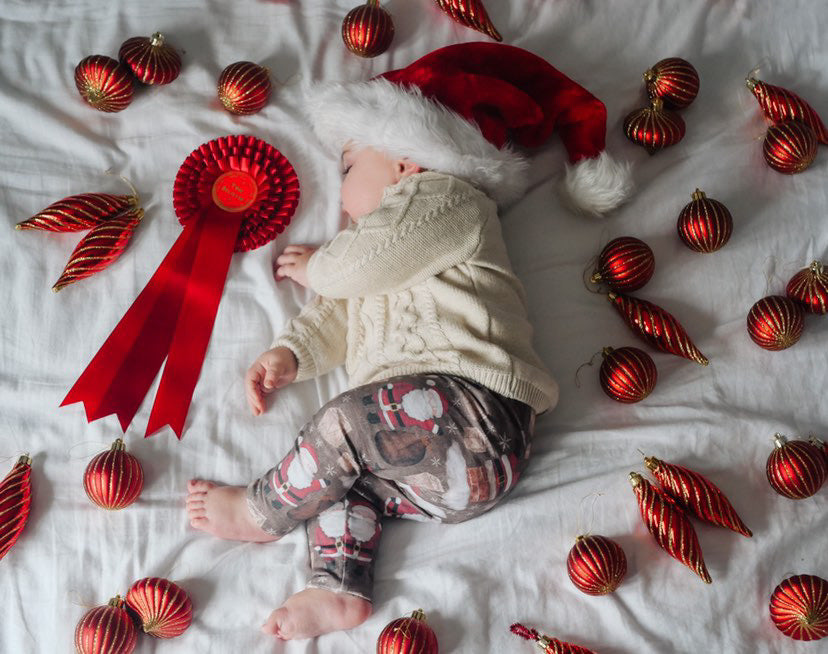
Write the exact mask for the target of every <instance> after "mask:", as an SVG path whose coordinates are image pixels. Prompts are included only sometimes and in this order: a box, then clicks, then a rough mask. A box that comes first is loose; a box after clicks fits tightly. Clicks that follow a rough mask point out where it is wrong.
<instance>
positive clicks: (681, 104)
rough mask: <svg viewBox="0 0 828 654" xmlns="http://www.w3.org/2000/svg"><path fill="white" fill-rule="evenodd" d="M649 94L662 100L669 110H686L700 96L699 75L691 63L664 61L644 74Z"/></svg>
mask: <svg viewBox="0 0 828 654" xmlns="http://www.w3.org/2000/svg"><path fill="white" fill-rule="evenodd" d="M644 82H645V83H646V85H647V94H648V95H649V96H650V97H651V98H661V100H662V101H663V102H664V106H665V107H667V108H668V109H684V108H685V107H687V106H688V105H689V104H690V103H691V102H693V100H695V99H696V96H697V95H698V94H699V74H698V72H696V69H695V68H693V65H692V64H691V63H690V62H689V61H685V60H684V59H681V58H679V57H669V58H667V59H662V60H661V61H659V62H658V63H657V64H656V65H655V66H653V67H652V68H650V69H649V70H647V71H646V72H645V73H644Z"/></svg>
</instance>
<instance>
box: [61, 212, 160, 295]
mask: <svg viewBox="0 0 828 654" xmlns="http://www.w3.org/2000/svg"><path fill="white" fill-rule="evenodd" d="M143 217H144V210H143V209H141V208H137V209H130V210H129V211H126V212H124V213H122V214H121V215H120V216H118V217H117V218H111V219H109V220H107V221H106V222H104V223H101V224H100V225H97V226H96V227H93V228H92V229H91V230H89V233H88V234H87V235H86V236H84V237H83V238H82V239H81V242H80V243H78V245H77V247H75V250H74V251H73V252H72V255H71V256H70V257H69V261H68V263H67V264H66V267H65V268H64V269H63V273H62V274H61V276H60V279H58V280H57V281H56V282H55V285H54V286H52V290H53V291H55V292H57V291H59V290H60V289H62V288H64V287H66V286H68V285H69V284H74V283H75V282H76V281H78V280H81V279H85V278H86V277H91V276H92V275H94V274H95V273H96V272H100V271H101V270H103V269H104V268H106V267H107V266H109V265H110V264H111V263H112V262H114V261H115V260H116V259H117V258H118V257H120V256H121V254H122V253H123V251H124V250H125V249H126V247H127V245H129V240H130V239H131V238H132V232H133V230H134V229H135V228H136V227H137V226H138V223H140V222H141V218H143Z"/></svg>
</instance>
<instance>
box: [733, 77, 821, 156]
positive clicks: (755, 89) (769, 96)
mask: <svg viewBox="0 0 828 654" xmlns="http://www.w3.org/2000/svg"><path fill="white" fill-rule="evenodd" d="M745 84H747V87H748V88H749V89H750V91H751V93H753V95H754V96H755V97H756V99H757V100H758V101H759V106H760V107H761V108H762V111H763V112H764V113H765V116H766V117H767V118H768V119H769V120H771V121H772V122H774V123H787V122H789V121H793V120H795V121H797V122H800V123H803V124H805V125H807V126H808V127H810V128H811V129H812V130H813V131H814V136H815V137H816V139H817V140H818V141H819V142H820V143H822V144H823V145H828V129H826V128H825V124H824V123H823V122H822V119H821V118H820V117H819V114H818V113H817V112H816V111H814V109H813V107H811V105H809V104H808V103H807V102H805V100H803V99H802V98H800V97H799V96H798V95H797V94H796V93H793V92H792V91H788V90H787V89H783V88H782V87H781V86H774V85H773V84H766V83H765V82H762V81H760V80H757V79H755V78H753V77H748V78H747V79H746V80H745Z"/></svg>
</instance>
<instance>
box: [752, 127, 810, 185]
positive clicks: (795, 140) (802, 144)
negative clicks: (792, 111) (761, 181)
mask: <svg viewBox="0 0 828 654" xmlns="http://www.w3.org/2000/svg"><path fill="white" fill-rule="evenodd" d="M762 154H763V155H764V157H765V162H766V163H767V164H768V165H769V166H770V167H771V168H773V169H774V170H776V171H779V172H780V173H785V174H786V175H794V174H796V173H801V172H802V171H803V170H805V169H806V168H807V167H808V166H810V165H811V162H812V161H813V160H814V158H815V157H816V154H817V138H816V135H815V134H814V130H812V129H811V128H810V127H808V126H807V125H805V124H803V123H797V122H789V123H780V124H779V125H771V126H770V127H768V133H767V134H766V135H765V142H764V144H763V145H762Z"/></svg>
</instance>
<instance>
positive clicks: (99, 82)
mask: <svg viewBox="0 0 828 654" xmlns="http://www.w3.org/2000/svg"><path fill="white" fill-rule="evenodd" d="M75 86H77V87H78V92H79V93H80V94H81V97H82V98H83V99H84V100H86V102H87V103H88V104H89V105H91V106H92V107H94V108H95V109H97V110H98V111H106V112H115V111H121V110H122V109H126V108H127V107H128V106H129V103H130V102H132V94H133V77H132V73H131V72H130V71H129V69H128V68H127V67H126V66H122V65H121V64H120V63H118V62H117V61H115V60H114V59H113V58H112V57H107V56H105V55H92V56H90V57H86V59H83V60H81V62H80V63H79V64H78V65H77V67H76V68H75Z"/></svg>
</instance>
